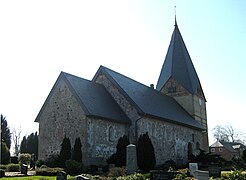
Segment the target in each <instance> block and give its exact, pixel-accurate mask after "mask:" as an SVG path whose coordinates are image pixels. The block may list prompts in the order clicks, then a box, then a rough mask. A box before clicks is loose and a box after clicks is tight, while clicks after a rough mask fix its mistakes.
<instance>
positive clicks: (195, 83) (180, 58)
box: [156, 23, 205, 98]
mask: <svg viewBox="0 0 246 180" xmlns="http://www.w3.org/2000/svg"><path fill="white" fill-rule="evenodd" d="M171 77H172V78H174V79H175V80H176V81H178V83H180V84H181V85H182V86H183V87H184V88H185V89H187V90H188V91H189V92H190V93H191V94H194V93H195V92H196V91H197V88H198V87H199V86H200V88H201V89H202V87H201V84H200V80H199V78H198V75H197V73H196V70H195V68H194V65H193V63H192V61H191V58H190V55H189V53H188V50H187V48H186V46H185V43H184V41H183V38H182V36H181V33H180V31H179V28H178V25H177V24H176V23H175V28H174V31H173V34H172V38H171V42H170V45H169V48H168V51H167V54H166V58H165V61H164V64H163V66H162V69H161V73H160V76H159V79H158V82H157V85H156V89H157V90H159V91H160V90H161V89H162V87H163V86H164V85H165V83H166V82H167V81H168V80H169V79H170V78H171ZM202 93H203V92H202ZM203 95H204V94H203ZM204 98H205V97H204Z"/></svg>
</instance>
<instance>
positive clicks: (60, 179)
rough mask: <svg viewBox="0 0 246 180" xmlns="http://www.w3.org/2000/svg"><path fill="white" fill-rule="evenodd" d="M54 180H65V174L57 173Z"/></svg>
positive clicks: (62, 172)
mask: <svg viewBox="0 0 246 180" xmlns="http://www.w3.org/2000/svg"><path fill="white" fill-rule="evenodd" d="M56 180H67V174H66V172H64V171H59V172H58V173H57V176H56Z"/></svg>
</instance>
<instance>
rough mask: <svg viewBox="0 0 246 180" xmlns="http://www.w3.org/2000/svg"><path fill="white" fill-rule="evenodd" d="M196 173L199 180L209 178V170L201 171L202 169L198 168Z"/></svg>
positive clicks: (207, 179)
mask: <svg viewBox="0 0 246 180" xmlns="http://www.w3.org/2000/svg"><path fill="white" fill-rule="evenodd" d="M194 174H195V176H194V177H195V178H196V179H198V180H209V173H208V171H200V170H197V171H195V172H194Z"/></svg>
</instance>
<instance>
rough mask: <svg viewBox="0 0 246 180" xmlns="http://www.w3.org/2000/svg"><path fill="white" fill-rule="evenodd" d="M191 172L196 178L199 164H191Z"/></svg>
mask: <svg viewBox="0 0 246 180" xmlns="http://www.w3.org/2000/svg"><path fill="white" fill-rule="evenodd" d="M189 170H190V174H191V175H192V176H195V174H194V172H195V171H197V170H198V164H197V163H189Z"/></svg>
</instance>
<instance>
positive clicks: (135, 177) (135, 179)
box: [117, 173, 146, 180]
mask: <svg viewBox="0 0 246 180" xmlns="http://www.w3.org/2000/svg"><path fill="white" fill-rule="evenodd" d="M145 179H146V177H145V176H144V175H143V174H140V173H135V174H132V175H128V176H120V177H118V178H117V180H145Z"/></svg>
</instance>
